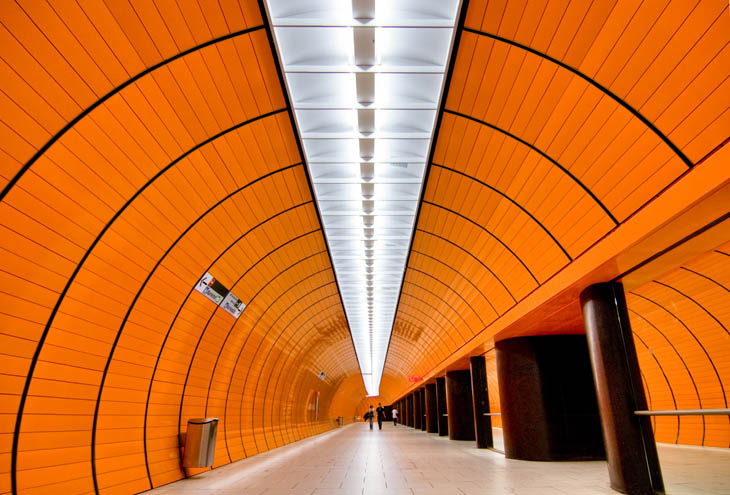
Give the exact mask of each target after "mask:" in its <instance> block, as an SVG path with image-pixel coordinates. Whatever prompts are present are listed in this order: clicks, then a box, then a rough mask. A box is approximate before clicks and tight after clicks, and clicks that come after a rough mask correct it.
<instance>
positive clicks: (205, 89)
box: [0, 0, 359, 494]
mask: <svg viewBox="0 0 730 495" xmlns="http://www.w3.org/2000/svg"><path fill="white" fill-rule="evenodd" d="M203 7H205V8H203ZM263 19H264V17H263V16H262V13H261V12H260V11H259V5H258V3H257V2H255V1H241V2H221V3H220V4H218V3H217V2H214V3H212V4H211V3H206V5H204V6H203V5H202V4H198V3H197V2H194V1H193V2H180V3H179V4H177V3H175V2H171V3H170V4H169V5H166V6H165V8H160V5H159V4H155V3H154V2H150V1H143V0H134V1H129V2H127V1H125V0H120V1H114V2H106V3H103V2H83V3H81V4H77V3H68V2H59V1H51V2H48V3H46V2H19V3H14V2H13V3H6V4H4V5H3V7H2V8H0V39H1V41H0V46H2V60H1V61H0V70H2V76H0V86H1V87H0V89H1V91H0V99H1V100H2V102H1V105H2V108H3V111H2V121H1V122H0V154H2V158H1V159H0V163H1V164H2V168H0V186H1V187H2V193H1V194H2V196H0V199H1V203H0V252H1V254H0V259H1V260H2V271H0V277H2V287H3V288H2V289H0V354H2V356H1V358H0V393H1V394H2V399H1V400H0V414H1V416H0V417H1V418H2V422H1V423H0V493H10V492H11V491H13V490H14V491H16V492H17V493H28V494H31V493H68V494H72V493H90V492H94V491H97V492H100V493H131V492H138V491H142V490H146V489H148V488H150V487H152V486H159V485H161V484H165V483H168V482H170V481H173V480H176V479H179V478H181V477H183V476H184V473H183V471H182V470H181V468H180V462H179V458H180V445H179V442H178V438H179V436H178V434H179V433H180V432H182V431H184V430H185V428H186V421H187V420H188V419H189V418H191V417H200V416H209V417H218V418H220V421H221V423H220V427H219V430H218V437H217V444H216V447H217V448H216V458H215V465H216V466H219V465H222V464H226V463H228V462H231V461H235V460H238V459H242V458H244V457H247V456H251V455H254V454H256V453H259V452H263V451H266V450H269V449H272V448H275V447H277V446H280V445H283V444H285V443H288V442H291V441H294V440H297V439H300V438H303V437H305V436H308V435H312V434H315V433H318V432H321V431H324V430H326V429H329V428H332V427H333V422H332V421H331V420H330V418H329V405H330V402H331V401H332V398H333V396H334V394H335V392H336V390H337V389H338V388H339V387H340V385H341V384H342V383H343V382H344V381H346V380H347V379H348V377H350V376H352V375H355V374H356V373H357V369H358V367H357V361H356V359H355V354H354V350H353V348H352V342H351V339H350V335H349V332H348V330H347V324H346V321H345V317H344V312H343V310H342V306H341V301H340V298H339V294H338V290H337V286H336V282H335V279H334V275H333V272H332V267H331V264H330V258H329V256H328V252H327V249H326V244H325V240H324V237H323V233H322V230H321V225H320V221H319V218H318V216H317V212H316V209H315V207H314V204H313V199H312V195H311V189H310V186H309V182H308V179H307V176H306V171H305V169H304V165H303V164H302V157H301V155H300V151H299V149H298V146H297V141H296V137H295V133H294V129H293V124H292V120H291V118H290V116H289V113H288V108H287V100H286V97H285V95H284V93H283V91H282V87H281V83H280V80H279V76H278V73H277V65H276V59H275V56H274V54H273V52H272V45H271V44H270V41H269V38H268V35H267V27H266V25H265V24H264V20H263ZM206 272H209V273H210V274H212V275H213V276H214V277H216V279H218V280H219V281H220V282H221V283H223V285H225V286H226V287H227V288H228V289H230V290H231V291H232V292H233V293H235V294H236V295H237V296H238V297H240V298H241V300H242V301H243V302H244V303H246V304H247V307H246V309H245V310H244V311H243V313H242V314H241V316H240V317H239V318H238V319H236V318H234V317H233V316H231V315H230V314H229V313H227V312H226V311H224V310H222V309H221V308H220V307H219V306H217V305H216V304H215V303H213V302H211V301H210V300H208V299H207V298H205V297H204V296H202V295H201V294H200V293H198V292H197V291H195V290H194V286H195V285H196V283H197V282H198V280H199V279H200V278H201V276H202V275H203V274H205V273H206ZM322 371H324V372H325V373H326V378H325V379H324V380H321V379H320V378H318V376H317V375H318V374H319V373H320V372H322ZM358 378H359V377H358ZM317 396H319V419H316V418H315V409H314V407H315V399H316V398H317ZM358 400H359V397H358ZM354 407H355V404H353V405H352V408H354Z"/></svg>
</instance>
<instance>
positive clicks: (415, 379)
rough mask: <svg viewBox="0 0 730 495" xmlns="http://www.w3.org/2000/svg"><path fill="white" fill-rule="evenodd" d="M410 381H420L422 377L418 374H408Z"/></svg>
mask: <svg viewBox="0 0 730 495" xmlns="http://www.w3.org/2000/svg"><path fill="white" fill-rule="evenodd" d="M408 381H409V382H413V383H418V382H420V381H421V377H420V376H416V375H408Z"/></svg>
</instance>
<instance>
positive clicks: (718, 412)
mask: <svg viewBox="0 0 730 495" xmlns="http://www.w3.org/2000/svg"><path fill="white" fill-rule="evenodd" d="M634 414H635V415H637V416H726V415H728V414H730V409H670V410H666V411H634Z"/></svg>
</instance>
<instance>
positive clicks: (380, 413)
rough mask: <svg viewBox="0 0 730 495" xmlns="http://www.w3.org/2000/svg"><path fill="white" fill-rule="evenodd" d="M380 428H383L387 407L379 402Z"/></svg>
mask: <svg viewBox="0 0 730 495" xmlns="http://www.w3.org/2000/svg"><path fill="white" fill-rule="evenodd" d="M377 412H378V430H382V429H383V421H385V408H384V407H383V404H381V403H380V402H378V409H377Z"/></svg>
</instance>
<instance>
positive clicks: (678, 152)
mask: <svg viewBox="0 0 730 495" xmlns="http://www.w3.org/2000/svg"><path fill="white" fill-rule="evenodd" d="M464 30H465V31H467V32H469V33H472V34H476V35H478V36H484V37H487V38H491V39H493V40H495V41H499V42H501V43H506V44H508V45H510V46H514V47H515V48H519V49H521V50H524V51H526V52H529V53H532V54H533V55H537V56H538V57H540V58H542V59H544V60H548V61H549V62H552V63H554V64H556V65H558V66H560V67H562V68H563V69H566V70H568V71H570V72H571V73H573V74H575V75H576V76H578V77H580V78H581V79H583V80H584V81H585V82H587V83H588V84H590V85H591V86H593V87H594V88H596V89H598V90H599V91H600V92H602V93H603V94H605V95H607V96H608V97H610V98H611V99H612V100H613V101H615V102H616V103H618V104H619V105H621V106H622V107H623V108H624V109H626V110H628V111H629V112H630V113H631V115H633V116H634V117H636V118H637V119H639V121H641V123H642V124H644V125H645V126H646V127H647V128H649V129H650V130H651V131H652V132H653V133H654V134H655V135H656V136H657V137H658V138H659V139H661V140H662V141H663V142H664V144H666V145H667V146H669V148H670V149H671V150H672V151H673V152H674V154H675V155H677V156H678V157H679V159H680V160H682V162H684V164H685V165H686V166H687V167H688V168H692V167H693V166H694V163H692V160H690V159H689V158H688V157H687V156H686V155H685V154H684V153H683V152H682V150H680V149H679V147H678V146H677V145H676V144H674V143H673V142H672V141H671V140H670V139H669V138H668V137H667V136H666V135H665V134H664V133H663V132H662V131H660V130H659V129H658V128H657V127H656V126H655V125H654V124H653V123H652V122H650V121H649V119H647V118H646V117H645V116H644V115H642V114H641V112H639V111H638V110H637V109H635V108H634V107H632V106H631V105H629V104H628V103H627V102H626V101H625V100H624V99H623V98H620V97H619V96H618V95H616V94H615V93H614V92H613V91H611V90H610V89H608V88H607V87H605V86H603V85H602V84H600V83H599V82H598V81H596V80H595V79H592V78H591V77H588V76H587V75H586V74H584V73H582V72H581V71H579V70H578V69H576V68H574V67H571V66H570V65H568V64H566V63H564V62H562V61H560V60H558V59H556V58H553V57H551V56H550V55H548V54H546V53H543V52H540V51H538V50H535V49H534V48H531V47H529V46H526V45H523V44H521V43H518V42H516V41H514V40H510V39H507V38H503V37H502V36H498V35H496V34H492V33H487V32H484V31H479V30H477V29H473V28H468V27H465V28H464Z"/></svg>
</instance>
